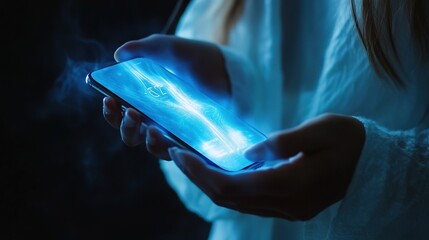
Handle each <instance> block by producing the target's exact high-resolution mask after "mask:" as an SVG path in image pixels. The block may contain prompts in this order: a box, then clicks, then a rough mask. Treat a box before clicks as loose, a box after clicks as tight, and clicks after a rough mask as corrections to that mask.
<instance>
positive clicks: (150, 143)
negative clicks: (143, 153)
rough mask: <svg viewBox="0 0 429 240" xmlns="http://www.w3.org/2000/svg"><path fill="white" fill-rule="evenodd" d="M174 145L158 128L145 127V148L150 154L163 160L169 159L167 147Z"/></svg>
mask: <svg viewBox="0 0 429 240" xmlns="http://www.w3.org/2000/svg"><path fill="white" fill-rule="evenodd" d="M174 146H176V145H175V144H174V143H173V142H172V141H170V140H169V138H167V137H166V136H165V133H164V132H162V131H161V130H160V129H159V128H157V127H155V126H149V127H147V129H146V148H147V150H148V151H149V152H150V153H151V154H153V155H155V156H157V157H158V158H161V159H164V160H171V158H170V154H169V153H168V149H169V148H171V147H174Z"/></svg>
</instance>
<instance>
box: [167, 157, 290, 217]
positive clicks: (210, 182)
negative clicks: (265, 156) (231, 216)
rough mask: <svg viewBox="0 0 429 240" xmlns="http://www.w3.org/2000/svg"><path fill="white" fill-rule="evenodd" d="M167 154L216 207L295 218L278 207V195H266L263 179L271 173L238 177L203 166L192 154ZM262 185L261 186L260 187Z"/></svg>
mask: <svg viewBox="0 0 429 240" xmlns="http://www.w3.org/2000/svg"><path fill="white" fill-rule="evenodd" d="M169 152H170V155H171V158H172V159H173V160H174V162H175V163H176V164H177V166H178V167H179V168H180V169H181V170H182V171H183V172H184V173H185V175H187V176H188V178H189V179H190V180H191V181H192V182H194V183H195V184H196V185H197V186H198V187H199V188H200V189H201V190H202V191H203V192H204V193H206V194H207V195H208V196H209V197H210V199H212V200H213V201H214V202H215V203H216V204H218V205H220V206H224V207H228V208H231V209H235V210H237V211H240V212H243V213H250V214H256V215H260V216H270V217H281V218H284V219H288V220H294V219H295V218H294V217H293V216H292V215H291V214H289V213H287V212H286V211H282V209H281V208H279V207H278V203H277V202H278V198H279V196H271V194H272V190H271V191H268V192H267V186H268V185H267V184H266V179H268V178H270V174H272V173H270V172H269V171H262V172H258V171H252V172H250V171H249V172H247V171H246V172H245V173H237V174H236V173H231V172H225V171H222V170H221V169H217V168H215V167H213V166H211V165H208V164H206V163H205V161H204V160H203V159H201V158H199V157H198V156H197V155H195V154H193V153H191V152H188V151H184V150H179V149H177V148H170V149H169ZM274 178H276V177H274ZM264 182H265V183H264ZM261 184H262V185H263V186H260V185H261ZM249 186H251V187H249ZM282 188H283V187H282ZM255 189H256V192H255ZM257 190H261V191H262V192H258V191H257ZM277 194H279V191H278V189H276V191H275V195H277ZM261 196H263V197H261ZM276 201H277V202H276Z"/></svg>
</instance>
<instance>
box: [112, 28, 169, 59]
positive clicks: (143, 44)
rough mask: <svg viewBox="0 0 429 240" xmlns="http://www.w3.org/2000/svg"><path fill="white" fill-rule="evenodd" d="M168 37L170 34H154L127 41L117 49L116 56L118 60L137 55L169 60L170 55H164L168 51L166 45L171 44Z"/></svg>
mask: <svg viewBox="0 0 429 240" xmlns="http://www.w3.org/2000/svg"><path fill="white" fill-rule="evenodd" d="M168 38H169V36H164V35H160V34H153V35H151V36H149V37H146V38H142V39H139V40H134V41H129V42H126V43H125V44H123V45H122V46H120V47H119V48H118V49H116V51H115V53H114V58H115V60H116V61H118V62H120V61H126V60H129V59H132V58H136V57H149V58H152V59H153V60H156V61H159V60H161V61H165V60H168V59H169V58H168V56H164V55H165V54H167V53H168V51H167V49H168V47H167V46H166V44H169V42H168V41H166V40H167V39H168Z"/></svg>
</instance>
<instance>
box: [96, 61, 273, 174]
mask: <svg viewBox="0 0 429 240" xmlns="http://www.w3.org/2000/svg"><path fill="white" fill-rule="evenodd" d="M91 77H92V81H96V82H98V83H100V84H101V85H103V86H104V87H106V88H107V89H109V90H110V91H112V92H113V93H114V94H116V95H117V96H119V97H121V98H122V99H123V100H124V101H126V102H128V103H129V104H130V105H131V106H133V107H134V108H136V109H138V110H140V111H141V112H142V113H144V114H145V115H146V116H147V117H149V118H150V119H152V120H153V121H155V122H156V123H158V124H159V125H161V126H163V127H164V128H165V129H166V130H168V131H169V132H171V133H172V134H173V135H175V136H176V137H178V138H180V139H181V140H182V141H184V142H186V143H187V144H188V145H190V146H191V147H192V148H194V149H195V150H196V151H198V152H199V153H201V154H202V155H204V156H206V158H208V159H209V160H211V161H212V162H214V163H215V164H216V165H218V166H219V167H221V168H224V169H226V170H229V171H237V170H240V169H243V168H244V167H246V166H248V165H250V164H251V163H252V162H251V161H249V160H247V159H246V158H245V157H244V151H245V150H246V149H248V148H249V147H250V146H252V145H254V144H256V143H259V142H261V141H263V140H265V139H266V137H265V136H264V135H263V134H262V133H260V132H259V131H257V130H255V129H254V128H252V127H250V126H249V125H248V124H247V123H245V122H243V121H242V120H241V119H239V118H238V117H236V116H234V115H232V114H231V113H230V112H229V111H227V110H225V109H224V108H222V107H221V106H220V105H219V104H217V103H216V102H214V101H213V100H211V99H210V98H208V97H207V96H206V95H204V94H202V93H201V92H199V91H198V90H196V89H195V88H194V87H192V86H190V85H189V84H186V83H185V82H184V81H182V80H181V79H179V78H178V77H177V76H176V75H174V74H173V73H171V72H169V71H168V70H166V69H165V68H163V67H161V66H160V65H158V64H157V63H155V62H153V61H151V60H149V59H145V58H136V59H132V60H129V61H125V62H121V63H119V64H115V65H112V66H109V67H106V68H103V69H100V70H96V71H94V72H92V73H91Z"/></svg>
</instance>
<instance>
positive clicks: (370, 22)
mask: <svg viewBox="0 0 429 240" xmlns="http://www.w3.org/2000/svg"><path fill="white" fill-rule="evenodd" d="M355 1H356V0H350V2H351V6H352V15H353V20H354V22H355V25H356V28H357V31H358V34H359V37H360V39H361V41H362V43H363V45H364V47H365V50H366V52H367V54H368V58H369V61H370V62H371V66H372V67H373V69H374V70H375V71H376V73H377V74H378V75H379V76H380V77H382V78H385V76H386V75H387V76H388V77H389V78H388V79H390V80H391V81H393V82H394V83H395V84H396V85H398V86H402V87H403V86H404V85H405V83H404V81H403V80H402V79H401V78H400V77H399V75H398V73H397V70H396V69H395V68H394V67H393V61H399V57H398V52H397V50H396V44H395V41H394V37H393V21H394V18H395V15H394V11H395V9H393V8H392V0H361V1H362V6H361V16H362V22H361V24H360V23H359V21H358V17H357V12H356V3H355ZM403 1H404V4H405V6H406V8H407V11H408V21H409V26H410V29H411V33H412V35H413V38H414V40H415V46H416V49H417V52H420V53H421V54H422V58H423V59H424V60H428V58H429V0H403ZM227 2H228V4H229V5H227V7H226V9H224V10H226V11H227V13H226V15H225V19H224V21H223V24H221V28H222V29H221V31H219V32H220V35H219V42H220V43H222V44H226V43H228V33H229V31H230V30H231V27H232V26H233V25H234V23H235V22H236V21H237V19H238V17H239V16H240V14H241V12H242V10H243V5H244V0H227Z"/></svg>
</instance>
